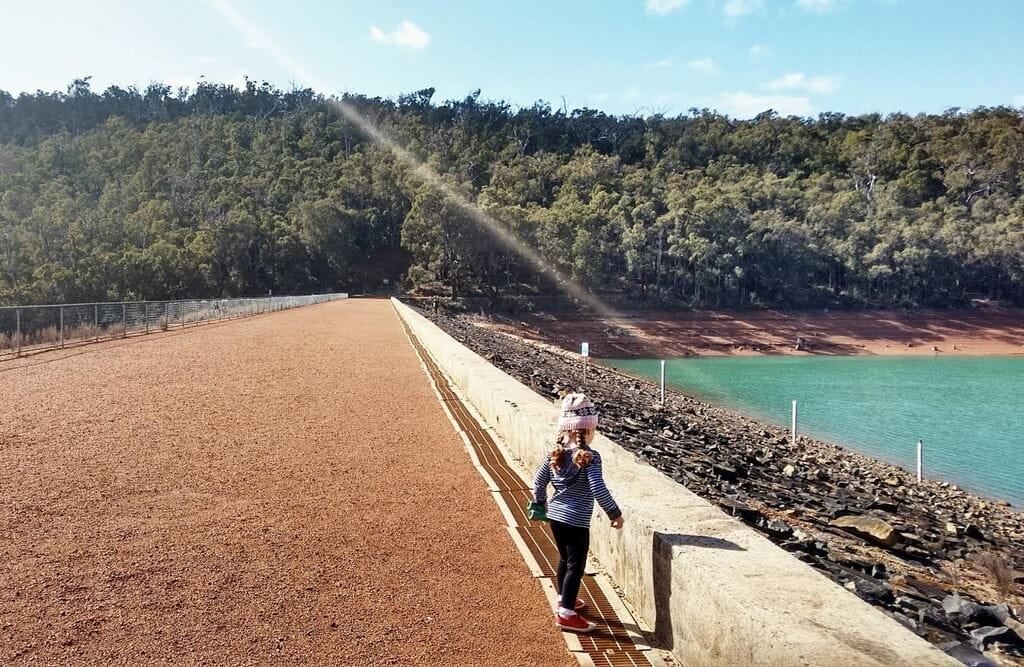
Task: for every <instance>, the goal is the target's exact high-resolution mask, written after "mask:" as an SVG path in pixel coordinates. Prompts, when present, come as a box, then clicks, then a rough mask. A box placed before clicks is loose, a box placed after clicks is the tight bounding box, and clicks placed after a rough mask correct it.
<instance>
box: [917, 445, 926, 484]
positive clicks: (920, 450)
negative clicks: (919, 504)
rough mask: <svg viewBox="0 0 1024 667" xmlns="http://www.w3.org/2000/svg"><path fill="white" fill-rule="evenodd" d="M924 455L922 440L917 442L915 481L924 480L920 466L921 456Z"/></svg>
mask: <svg viewBox="0 0 1024 667" xmlns="http://www.w3.org/2000/svg"><path fill="white" fill-rule="evenodd" d="M923 453H924V440H918V441H917V481H918V482H920V481H921V480H922V479H924V467H923V465H922V454H923Z"/></svg>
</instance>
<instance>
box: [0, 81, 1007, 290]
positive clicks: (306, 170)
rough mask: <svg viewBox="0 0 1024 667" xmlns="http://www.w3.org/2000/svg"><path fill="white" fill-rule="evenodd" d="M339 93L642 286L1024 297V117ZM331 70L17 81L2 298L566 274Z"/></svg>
mask: <svg viewBox="0 0 1024 667" xmlns="http://www.w3.org/2000/svg"><path fill="white" fill-rule="evenodd" d="M343 99H344V101H345V102H346V104H348V105H350V106H351V107H353V108H355V109H358V111H359V113H360V114H361V115H363V116H365V117H366V118H367V119H369V120H370V121H372V122H373V123H375V124H376V125H377V126H378V127H380V128H381V129H382V130H383V131H384V132H386V133H387V134H388V135H390V136H391V137H393V138H394V139H395V140H396V141H397V142H398V143H399V144H401V145H402V146H405V147H406V148H407V149H408V150H409V151H411V152H412V153H413V154H414V155H415V156H417V157H418V158H420V159H422V160H423V161H425V162H426V163H427V164H429V165H430V166H431V167H432V168H434V169H436V170H437V171H438V172H439V173H441V174H442V175H443V177H444V178H445V179H446V181H447V182H448V184H449V185H448V187H449V188H451V189H452V190H453V191H457V192H459V193H461V195H462V196H464V197H465V198H467V199H468V200H470V201H472V202H474V203H476V205H477V206H478V207H479V208H480V209H482V210H483V211H485V212H486V213H487V214H488V215H489V216H490V217H491V218H493V219H494V220H496V221H497V222H498V224H500V225H503V226H505V227H506V228H507V229H509V230H510V231H512V232H513V233H514V234H515V235H516V236H517V237H519V238H520V239H522V240H523V241H524V242H525V244H526V245H528V246H529V247H531V248H533V249H534V250H535V251H536V252H537V253H538V254H539V255H540V256H541V257H542V258H543V259H544V261H545V262H547V263H548V264H550V265H551V266H553V267H556V268H557V269H559V270H560V271H561V272H563V273H564V274H565V275H568V276H571V277H572V278H573V279H575V280H576V281H578V282H580V283H581V284H583V285H584V286H586V287H587V288H589V289H591V290H593V291H596V292H601V293H616V294H619V295H622V296H623V297H625V298H628V299H631V300H634V301H635V300H647V301H648V302H649V303H661V304H677V305H684V304H685V305H711V306H730V307H737V306H738V307H746V306H757V305H771V306H787V305H788V306H806V305H822V304H841V303H847V304H865V305H885V306H893V305H897V306H950V305H959V304H963V303H965V302H966V301H967V300H968V299H970V298H974V297H978V298H991V299H998V300H1002V301H1004V302H1008V303H1016V304H1024V197H1022V189H1024V176H1022V174H1024V170H1022V166H1024V115H1022V113H1021V112H1020V111H1019V110H1015V109H1011V108H1006V107H997V108H979V109H976V110H973V111H970V112H962V111H960V110H950V111H949V112H947V113H944V114H942V115H918V116H908V115H902V114H893V115H890V116H887V117H884V118H883V117H880V116H878V115H866V116H856V117H850V116H843V115H840V114H823V115H821V116H819V117H818V118H816V119H801V118H792V117H791V118H782V117H779V116H778V115H776V114H774V113H771V112H766V113H764V114H762V115H760V116H758V117H757V118H755V119H753V120H749V121H738V120H733V119H730V118H728V117H726V116H723V115H720V114H717V113H714V112H711V111H707V110H692V111H691V112H690V113H688V114H685V115H680V116H678V117H675V118H667V117H663V116H658V115H655V116H650V117H646V118H644V117H634V116H612V115H606V114H604V113H602V112H599V111H595V110H591V109H580V110H575V111H567V110H552V108H551V107H550V106H548V105H546V104H543V103H538V104H536V105H534V106H533V107H531V108H523V109H513V108H512V107H510V105H508V104H505V103H501V102H487V101H483V100H481V99H480V97H479V93H475V94H472V95H470V96H468V97H466V98H465V99H463V100H453V101H448V102H444V103H436V102H435V101H434V100H433V90H431V89H427V90H423V91H419V92H416V93H412V94H409V95H402V96H400V97H399V98H398V99H396V100H386V99H379V98H367V97H362V96H357V95H349V96H345V97H344V98H343ZM330 102H331V101H330V100H329V99H327V98H325V97H323V96H322V95H319V94H316V93H315V92H313V91H311V90H291V91H281V90H277V89H275V88H274V87H272V86H270V85H268V84H257V83H256V82H254V81H248V82H247V85H246V86H245V87H244V88H243V89H239V88H235V87H232V86H227V85H221V84H209V83H201V84H200V85H199V86H198V87H197V88H196V89H195V90H193V91H189V90H185V89H181V90H172V89H170V88H169V87H168V86H164V85H160V84H153V85H150V86H149V87H147V88H146V89H145V90H136V89H134V88H129V89H121V88H117V87H112V88H109V89H107V90H106V91H105V92H103V93H102V94H99V93H95V92H93V91H92V89H91V87H90V85H89V81H88V79H83V80H77V81H75V82H74V83H73V84H72V85H71V86H69V88H68V90H67V91H66V92H64V93H44V92H39V93H36V94H22V95H20V96H18V97H13V96H11V95H9V94H7V93H4V92H2V91H0V303H29V302H43V301H45V302H61V301H84V300H94V299H121V298H149V299H158V298H169V297H186V296H196V297H203V296H221V295H223V296H233V295H253V294H265V293H267V292H268V291H273V292H274V293H287V292H313V291H325V290H333V289H348V290H354V291H358V290H364V289H377V288H380V287H381V286H382V285H383V284H384V280H385V279H387V280H388V281H389V282H390V284H392V285H394V284H400V285H404V286H406V287H408V288H410V289H414V290H420V291H426V292H429V291H440V292H443V293H446V294H447V293H455V294H458V295H474V294H478V295H487V296H492V297H503V296H506V295H516V294H525V295H535V294H544V293H551V292H554V291H557V290H558V285H556V284H554V283H553V281H552V279H551V278H550V277H548V276H547V275H545V274H543V273H541V272H539V271H538V270H537V269H536V267H535V266H534V265H532V264H531V263H529V262H526V261H525V260H524V259H523V258H522V257H521V256H520V255H519V254H518V253H516V252H514V251H512V250H511V249H510V248H508V247H505V246H504V245H502V244H500V243H497V242H495V240H494V238H493V237H492V236H491V235H490V234H488V233H487V232H486V231H484V230H482V229H481V228H480V226H479V225H478V224H477V222H476V221H474V220H473V219H472V217H471V216H470V215H468V214H467V212H466V210H465V209H464V208H460V207H459V206H456V205H454V204H453V202H452V201H451V200H450V199H448V198H446V197H445V196H443V195H442V194H441V193H440V192H438V191H437V190H436V189H435V188H434V187H432V186H430V185H429V184H427V183H425V182H423V181H422V179H421V178H420V177H419V176H418V175H417V174H416V173H414V172H413V171H411V170H410V169H409V168H408V167H407V166H406V165H404V164H402V163H401V162H400V161H399V160H397V159H396V157H395V156H394V155H393V153H392V152H391V151H390V150H389V149H387V148H386V147H383V146H381V145H379V144H377V143H375V142H373V141H372V140H371V139H369V138H368V137H366V136H364V135H363V134H362V133H361V132H360V131H359V130H358V128H357V127H356V126H354V125H353V124H352V123H350V122H348V121H347V120H346V119H345V118H344V116H343V115H341V114H339V113H338V112H337V110H336V109H335V108H334V107H333V106H332V105H331V103H330Z"/></svg>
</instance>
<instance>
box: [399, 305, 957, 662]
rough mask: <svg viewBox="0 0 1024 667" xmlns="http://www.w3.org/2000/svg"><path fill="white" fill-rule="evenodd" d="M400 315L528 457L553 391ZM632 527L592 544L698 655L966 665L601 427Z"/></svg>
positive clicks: (402, 310)
mask: <svg viewBox="0 0 1024 667" xmlns="http://www.w3.org/2000/svg"><path fill="white" fill-rule="evenodd" d="M393 303H394V304H395V308H396V309H397V311H398V313H399V314H400V316H401V317H402V318H403V319H404V320H405V322H406V323H407V324H408V325H409V327H410V329H412V331H413V333H414V334H415V335H416V337H417V338H419V340H420V342H421V343H422V344H423V346H424V347H425V348H426V349H427V350H428V351H429V352H430V354H431V355H432V356H433V357H434V359H435V361H436V362H437V363H438V365H439V366H440V367H441V369H442V370H443V371H444V372H445V373H446V374H447V375H448V376H449V378H451V380H452V381H453V382H454V384H455V385H456V386H457V387H458V388H459V390H460V391H461V392H462V394H463V395H464V396H465V397H466V398H467V399H468V400H469V401H470V402H471V403H472V404H473V407H474V408H476V410H477V411H478V412H479V413H480V414H481V415H482V416H483V418H484V419H485V420H487V422H488V424H489V425H490V426H491V427H492V428H494V430H495V431H496V433H497V434H498V435H499V436H500V438H501V439H502V440H503V441H504V444H505V445H506V446H508V447H509V448H510V449H511V451H512V453H513V455H514V456H516V457H517V458H519V459H520V460H521V461H522V462H523V464H524V465H525V466H526V467H527V468H528V469H534V468H536V466H538V465H539V464H540V462H541V460H542V459H543V458H544V456H545V455H546V454H547V451H548V449H549V447H550V445H551V443H552V442H553V439H554V434H555V429H556V422H557V417H558V411H557V409H556V408H555V406H554V405H552V403H550V402H549V401H547V400H545V399H544V398H543V397H541V396H539V395H537V394H536V393H534V392H533V391H532V390H530V389H529V388H528V387H526V386H525V385H523V384H521V383H520V382H519V381H517V380H516V379H514V378H512V377H511V376H509V375H508V374H506V373H504V372H503V371H500V370H498V369H497V368H495V367H494V366H492V365H491V364H490V363H488V362H487V361H486V360H484V359H483V358H482V357H480V356H479V355H477V354H476V353H474V352H472V351H471V350H469V349H468V348H466V347H465V346H464V345H462V344H461V343H459V342H458V341H456V340H455V339H453V338H452V337H451V336H449V335H448V334H446V333H444V332H443V331H442V330H441V329H440V328H438V327H437V326H436V325H434V324H433V323H432V322H430V321H429V320H427V319H426V318H424V317H423V316H421V315H420V314H418V313H416V312H415V311H414V310H412V309H411V308H409V307H408V306H406V305H404V304H402V303H400V302H399V301H397V300H393ZM594 448H595V449H597V450H598V451H600V452H601V456H602V459H603V460H604V469H605V470H604V473H605V479H606V481H607V483H608V486H609V488H610V489H611V490H612V493H613V494H614V495H615V498H616V500H617V502H618V503H619V505H621V506H622V508H623V512H624V514H625V517H626V523H625V527H624V528H623V529H622V530H614V529H612V528H611V526H610V525H609V522H608V520H607V518H606V517H604V516H603V514H601V513H600V510H597V511H598V514H599V516H598V517H597V518H596V519H595V520H594V522H593V524H592V538H591V549H592V551H593V552H594V554H595V555H596V556H597V558H598V559H599V560H600V561H601V564H602V565H603V566H604V567H605V568H606V569H607V570H608V572H609V574H610V575H611V576H612V578H613V579H614V580H615V582H616V583H617V584H618V585H619V586H620V587H621V588H622V590H623V592H624V593H625V595H626V597H627V598H628V599H629V601H630V603H631V604H632V605H633V606H634V608H635V609H637V611H638V612H639V613H640V614H641V615H642V617H643V620H644V621H645V622H646V623H648V624H649V625H650V626H651V627H653V628H654V633H655V638H656V640H657V641H658V642H659V643H660V644H661V646H662V647H664V648H667V649H669V650H671V651H672V652H673V654H674V655H675V656H676V657H678V658H679V659H680V660H681V661H682V664H684V665H687V666H688V667H695V666H697V665H733V666H739V665H837V666H838V665H842V666H847V665H857V666H866V665H877V666H879V667H880V666H882V665H885V666H890V667H891V666H893V665H950V666H952V665H959V664H960V663H959V662H958V661H956V660H954V659H952V658H950V657H949V656H947V655H946V654H945V653H943V652H942V651H940V650H939V649H937V648H935V647H934V646H932V645H931V644H929V643H928V642H926V641H924V640H923V639H921V638H919V637H917V636H916V635H915V634H914V633H912V632H911V631H910V630H908V629H907V628H905V627H903V626H902V625H900V624H899V623H898V622H896V621H895V620H893V619H891V618H889V617H888V616H886V615H885V614H883V613H882V612H881V611H879V610H877V609H875V608H873V607H872V606H870V605H869V604H867V603H866V602H863V601H862V600H860V599H859V598H857V597H856V596H855V595H854V594H853V593H851V592H849V591H846V590H844V589H843V588H841V587H839V586H837V585H836V584H835V583H834V582H832V581H830V580H829V579H827V578H825V577H824V576H823V575H821V574H819V573H818V572H816V571H815V570H813V569H812V568H811V567H810V566H808V565H806V564H804V563H802V562H800V561H799V560H797V559H796V558H794V557H793V556H791V555H790V554H789V553H787V552H786V551H784V550H782V549H780V548H779V547H777V546H776V545H774V544H772V543H771V542H770V541H769V540H768V539H767V538H765V537H763V536H762V535H760V534H759V533H757V532H756V531H754V530H753V529H751V528H749V527H747V526H745V525H743V524H742V523H740V522H739V521H737V520H735V519H733V518H731V517H729V516H727V515H726V514H725V513H724V512H722V511H721V510H720V509H718V508H717V507H716V506H714V505H712V504H711V503H709V502H708V501H706V500H704V499H702V498H700V497H698V496H696V495H695V494H693V493H691V492H689V491H687V490H686V489H685V488H684V487H683V486H681V485H679V484H678V483H676V482H675V481H673V480H672V479H669V478H668V477H666V476H665V475H664V474H662V473H661V472H659V471H658V470H656V469H655V468H653V467H651V466H650V465H648V464H647V463H645V462H641V461H638V460H637V459H636V458H635V457H634V456H633V455H632V454H631V453H629V452H628V451H627V450H625V449H623V448H622V447H620V446H618V445H617V444H615V443H614V442H612V441H611V440H608V439H607V438H605V437H604V436H601V435H599V436H598V437H597V439H596V440H595V442H594Z"/></svg>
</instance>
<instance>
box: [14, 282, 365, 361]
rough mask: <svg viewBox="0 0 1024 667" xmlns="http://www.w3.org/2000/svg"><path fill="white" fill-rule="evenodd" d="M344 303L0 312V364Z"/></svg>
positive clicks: (239, 302) (77, 306) (237, 302)
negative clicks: (95, 344)
mask: <svg viewBox="0 0 1024 667" xmlns="http://www.w3.org/2000/svg"><path fill="white" fill-rule="evenodd" d="M345 298H348V294H345V293H336V294H313V295H308V296H273V297H265V298H256V299H202V300H198V299H195V300H188V301H117V302H107V303H69V304H63V305H40V306H0V361H3V360H5V359H12V358H15V357H20V356H21V355H23V354H29V353H32V352H41V351H44V350H56V349H63V348H66V347H71V346H75V345H82V344H86V343H93V342H98V341H102V340H111V339H114V338H127V337H128V336H138V335H145V334H148V333H152V332H154V331H168V330H170V329H181V328H184V327H191V326H196V325H199V324H203V323H205V322H217V321H221V320H230V319H236V318H239V317H249V316H251V315H260V314H262V313H270V312H276V311H279V310H287V309H289V308H299V307H301V306H310V305H313V304H316V303H324V302H327V301H335V300H337V299H345Z"/></svg>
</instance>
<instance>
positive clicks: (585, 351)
mask: <svg viewBox="0 0 1024 667" xmlns="http://www.w3.org/2000/svg"><path fill="white" fill-rule="evenodd" d="M580 354H581V355H582V356H583V386H584V387H586V386H587V360H588V359H589V358H590V343H583V344H582V345H580Z"/></svg>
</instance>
